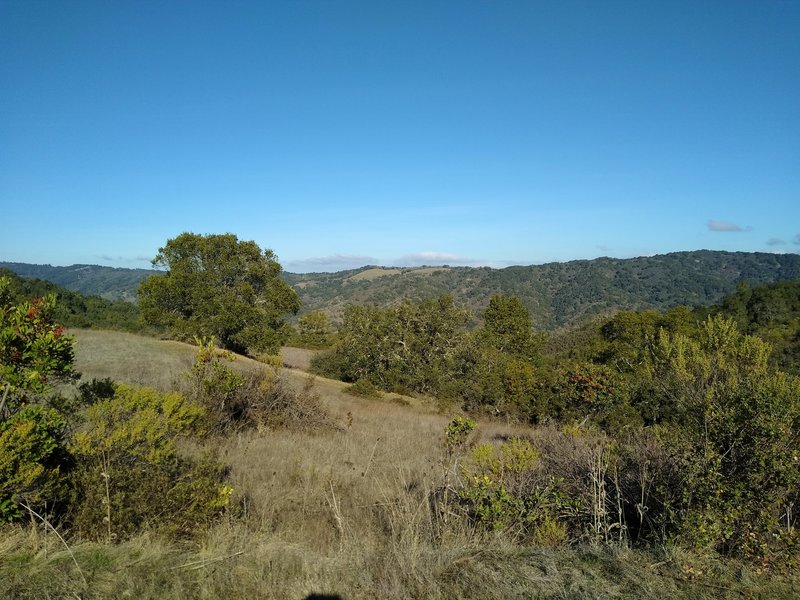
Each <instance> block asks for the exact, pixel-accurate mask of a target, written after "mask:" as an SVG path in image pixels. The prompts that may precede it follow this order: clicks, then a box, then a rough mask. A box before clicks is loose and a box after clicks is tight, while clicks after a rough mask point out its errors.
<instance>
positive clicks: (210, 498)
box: [70, 385, 233, 540]
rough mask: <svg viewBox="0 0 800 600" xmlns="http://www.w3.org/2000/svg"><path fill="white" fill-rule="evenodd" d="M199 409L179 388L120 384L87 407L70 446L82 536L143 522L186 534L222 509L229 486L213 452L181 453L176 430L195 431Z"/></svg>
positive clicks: (129, 529) (128, 530) (74, 509)
mask: <svg viewBox="0 0 800 600" xmlns="http://www.w3.org/2000/svg"><path fill="white" fill-rule="evenodd" d="M204 416H205V411H204V410H203V408H202V407H200V406H198V405H196V404H193V403H192V402H190V401H188V400H187V399H186V398H184V397H183V396H181V395H180V394H177V393H168V394H161V393H159V392H156V391H154V390H150V389H146V388H133V387H128V386H123V385H120V386H118V387H117V389H116V393H115V394H114V396H113V397H112V398H108V399H104V400H99V401H98V402H96V403H95V404H93V405H92V406H90V407H89V408H87V410H86V424H85V427H84V428H83V429H82V430H81V431H80V432H78V433H76V434H75V435H74V436H73V439H72V443H71V445H70V449H71V451H72V453H73V454H74V456H75V458H76V459H77V461H78V463H79V465H80V466H79V467H78V468H77V469H76V471H75V472H74V474H73V485H74V496H73V502H72V506H71V517H72V523H73V526H74V528H75V529H76V530H77V531H78V532H80V533H81V534H82V535H83V536H84V537H88V538H91V539H107V540H114V539H119V538H126V537H129V536H131V535H133V534H135V533H136V532H138V531H140V530H143V529H144V528H146V527H147V528H152V529H157V530H161V531H166V532H168V533H170V534H173V535H189V534H191V533H192V532H193V531H194V530H195V529H196V527H197V526H198V525H201V524H204V523H207V522H209V521H211V520H212V519H214V517H216V516H217V515H219V514H220V513H221V512H223V511H224V510H225V509H226V508H227V506H228V503H229V500H230V495H231V493H232V491H233V490H232V488H231V487H230V486H228V485H226V484H225V483H223V481H222V474H223V473H222V467H221V466H220V465H217V464H216V463H215V462H214V461H213V460H211V459H208V458H204V459H201V460H199V461H197V460H191V459H189V458H186V457H183V456H181V455H179V453H178V450H177V446H176V443H177V441H178V439H179V438H180V437H182V436H186V435H189V434H192V433H195V434H196V433H199V427H200V425H201V424H202V423H203V418H204Z"/></svg>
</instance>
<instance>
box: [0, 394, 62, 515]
mask: <svg viewBox="0 0 800 600" xmlns="http://www.w3.org/2000/svg"><path fill="white" fill-rule="evenodd" d="M64 428H65V423H64V420H63V419H62V417H61V415H59V414H58V412H57V411H55V410H54V409H52V408H45V407H42V406H28V407H25V408H23V409H21V410H19V411H18V412H17V413H15V414H14V415H12V416H11V417H10V418H9V419H5V420H0V521H12V520H14V519H17V518H19V517H21V516H22V515H23V514H24V513H23V511H22V509H21V507H20V502H21V501H22V502H25V503H26V504H27V505H28V506H29V507H31V508H33V509H34V510H37V509H39V508H40V506H41V505H43V504H44V503H45V502H47V503H48V504H50V505H51V506H52V504H53V503H54V502H55V501H58V500H60V499H62V498H63V496H64V491H65V479H64V476H65V472H64V471H65V470H66V468H67V467H68V464H69V457H68V455H67V452H66V450H65V448H64V439H63V434H64ZM37 512H39V511H38V510H37Z"/></svg>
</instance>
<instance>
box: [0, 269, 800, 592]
mask: <svg viewBox="0 0 800 600" xmlns="http://www.w3.org/2000/svg"><path fill="white" fill-rule="evenodd" d="M160 277H163V276H160ZM190 279H192V280H193V281H195V280H196V279H200V278H199V277H197V278H195V277H192V278H190ZM382 279H394V280H397V278H396V277H393V278H382ZM14 285H15V283H14V282H13V281H12V280H11V279H10V278H4V279H0V310H1V312H0V317H2V321H1V322H0V334H1V335H0V358H2V364H1V365H0V369H2V370H1V371H0V376H1V377H2V379H0V383H2V390H0V393H1V394H2V398H3V403H2V405H0V441H1V442H2V443H0V520H2V522H3V523H4V524H3V525H2V526H1V527H0V596H3V597H9V598H41V597H75V596H77V597H81V598H106V597H126V596H128V597H137V598H171V597H197V598H215V597H254V598H255V597H270V598H272V597H274V598H303V597H306V596H309V595H311V594H330V595H338V596H339V597H341V598H376V597H387V598H430V597H434V598H436V597H439V598H531V597H537V598H539V597H541V598H601V597H602V598H642V597H659V598H719V597H739V596H743V597H775V598H782V597H783V598H792V597H796V595H797V590H798V586H800V581H799V580H798V579H797V575H796V573H797V572H798V567H800V564H798V563H800V550H799V549H800V546H799V545H798V544H800V533H799V532H798V530H797V526H798V519H797V512H798V511H797V508H796V507H797V506H798V503H800V496H798V493H800V492H799V490H800V458H799V457H798V452H800V380H798V378H797V375H796V373H797V367H798V356H797V352H796V345H797V337H798V319H799V318H800V302H798V298H799V297H800V296H798V290H799V289H800V282H795V281H792V282H783V283H779V284H774V285H771V286H767V287H753V288H750V287H749V286H745V285H742V286H740V287H739V289H738V290H737V291H736V292H735V293H734V294H733V295H731V296H729V297H727V298H726V299H725V300H724V301H723V302H721V303H720V304H719V305H716V306H708V307H698V308H686V307H683V308H681V307H678V308H672V309H670V310H666V311H653V310H650V311H644V312H636V311H622V312H617V313H615V314H612V315H607V316H604V317H599V318H597V319H596V320H594V321H592V322H589V323H587V324H585V325H584V326H582V327H581V328H579V329H572V330H568V331H561V332H559V333H557V334H553V333H544V332H542V331H541V328H539V327H537V323H536V320H535V318H534V316H532V314H531V312H530V311H529V309H528V308H527V306H526V304H525V303H524V302H523V301H521V300H520V299H519V298H517V297H515V296H513V295H504V294H495V295H493V296H491V297H490V298H489V299H488V302H487V303H486V305H485V306H484V308H483V309H482V310H481V311H480V312H479V313H477V314H475V313H472V312H471V311H470V309H469V307H467V306H463V305H460V304H458V303H457V302H456V301H455V300H454V299H453V298H452V297H450V296H446V295H444V296H434V297H432V298H429V299H426V300H418V301H414V300H407V301H404V302H402V303H400V304H397V305H394V306H391V307H378V306H351V307H348V308H347V309H346V311H345V312H344V314H343V319H342V321H341V323H340V324H339V326H338V327H334V326H333V325H332V324H331V323H330V322H329V321H328V320H327V319H326V318H324V317H321V316H320V315H319V314H315V313H310V314H312V315H313V316H311V317H308V318H307V319H306V320H305V322H304V325H303V328H302V329H301V330H299V331H298V332H297V334H296V335H297V337H296V338H293V339H298V340H301V341H302V342H303V345H304V346H305V347H306V348H317V349H316V350H313V351H312V350H304V351H302V352H301V351H298V350H287V352H286V356H287V357H292V358H290V359H287V360H286V362H287V363H288V364H290V365H293V366H295V367H297V366H301V367H304V366H307V365H308V361H307V356H308V354H309V353H312V352H313V354H314V358H313V360H312V361H311V365H312V370H314V371H315V372H316V376H314V375H309V374H308V373H306V372H305V371H303V370H301V369H299V368H284V367H281V366H280V363H281V362H282V359H281V358H279V357H277V356H276V355H268V354H265V353H264V352H260V351H257V350H259V349H258V348H256V349H254V350H253V351H251V354H252V355H253V356H252V357H251V358H246V357H244V356H240V355H236V354H234V353H233V352H231V351H230V350H228V349H225V348H220V347H218V346H217V343H215V341H214V340H213V339H212V338H211V337H210V336H209V337H202V335H198V336H197V337H196V338H194V340H193V343H192V344H186V343H179V342H176V341H162V340H156V339H154V338H152V337H144V336H139V335H133V334H131V333H123V332H115V331H102V330H92V329H72V330H65V329H64V328H63V327H61V325H60V324H59V323H58V322H57V321H56V320H55V317H54V315H56V314H57V303H58V300H57V299H56V297H55V296H52V295H51V296H45V297H44V298H41V297H40V298H33V297H31V298H27V299H26V298H23V297H22V296H21V295H19V294H18V293H17V291H14V292H12V289H14V287H13V286H14ZM149 285H154V284H149ZM143 289H144V290H148V289H151V288H148V284H145V285H144V286H143ZM172 293H176V292H175V291H174V290H173V292H172ZM178 295H179V294H178ZM271 323H272V325H271V329H270V331H271V333H269V334H268V339H269V340H270V341H274V340H275V339H278V338H276V337H274V336H275V335H276V334H275V332H280V331H281V328H280V323H279V319H278V317H277V313H275V314H273V320H272V321H271ZM476 323H477V325H476ZM165 326H168V327H173V326H175V324H166V325H165ZM177 327H179V328H183V327H184V326H183V325H182V324H178V325H177ZM181 331H182V333H183V334H184V335H185V334H186V333H187V332H188V330H184V329H181ZM201 333H202V332H201ZM281 335H282V334H281ZM249 336H250V334H249V333H248V335H247V336H245V337H237V336H236V334H235V333H233V334H232V335H231V337H230V338H229V339H230V340H233V343H234V344H237V343H239V342H241V341H242V340H244V339H250V337H249ZM253 339H258V338H257V337H255V338H253ZM237 340H238V341H237ZM254 348H255V347H254ZM319 348H322V349H319ZM268 350H272V348H268ZM299 357H302V360H300V358H299ZM254 358H258V359H259V360H254ZM78 372H80V373H81V374H82V377H80V378H78V375H77V373H78Z"/></svg>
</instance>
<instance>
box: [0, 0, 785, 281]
mask: <svg viewBox="0 0 800 600" xmlns="http://www.w3.org/2000/svg"><path fill="white" fill-rule="evenodd" d="M0 208H1V209H2V211H1V212H0V215H1V216H0V219H2V221H1V222H2V229H1V230H2V235H1V236H0V260H6V261H21V262H33V263H50V264H59V265H66V264H73V263H91V264H102V265H110V266H124V267H134V266H149V260H150V259H152V258H153V257H154V256H155V254H156V252H157V250H158V248H159V247H160V246H163V245H164V243H165V242H166V241H167V239H169V238H172V237H175V236H176V235H178V234H180V233H181V232H184V231H193V232H195V233H225V232H232V233H235V234H237V235H238V236H239V237H240V238H241V239H248V240H250V239H252V240H255V241H256V242H258V243H259V244H260V245H261V246H262V247H265V248H266V247H269V248H272V249H273V250H274V251H275V252H276V253H277V255H278V257H279V259H280V261H281V263H282V264H283V265H284V267H285V268H286V269H287V270H290V271H316V270H338V269H342V268H352V267H356V266H360V265H363V264H385V265H416V264H443V263H447V264H452V265H456V264H465V265H473V264H481V265H490V266H505V265H508V264H532V263H542V262H549V261H554V260H558V261H563V260H572V259H578V258H594V257H597V256H616V257H631V256H640V255H647V254H658V253H664V252H672V251H679V250H694V249H700V248H711V249H720V250H743V251H769V252H800V2H794V1H792V2H785V1H784V2H767V1H765V2H752V1H747V2H738V1H728V0H726V1H722V0H719V1H715V2H699V1H692V2H680V1H669V2H667V1H664V2H650V1H647V0H636V1H630V2H615V1H601V2H598V1H591V2H572V1H558V2H538V1H533V0H527V1H521V2H503V1H499V2H488V1H487V2H469V1H457V2H435V1H431V0H425V1H420V2H415V1H403V2H383V1H377V0H369V1H364V2H346V1H314V2H306V1H291V2H290V1H280V2H266V1H259V2H232V1H226V2H199V1H192V2H161V1H158V2H156V1H153V2H146V1H137V2H106V1H97V2H84V1H79V0H71V1H69V2H57V1H49V2H37V1H35V0H34V1H31V0H24V1H16V0H14V1H9V0H0Z"/></svg>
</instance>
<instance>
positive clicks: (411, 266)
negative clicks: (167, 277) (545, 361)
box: [0, 248, 800, 275]
mask: <svg viewBox="0 0 800 600" xmlns="http://www.w3.org/2000/svg"><path fill="white" fill-rule="evenodd" d="M262 250H263V248H262ZM693 252H726V253H732V254H734V253H741V254H775V255H785V254H796V255H798V254H800V250H798V251H772V252H771V251H769V250H760V251H759V250H757V251H747V250H715V249H713V248H696V249H694V250H675V251H673V252H658V253H655V254H640V255H636V256H609V255H598V256H594V257H591V258H573V259H569V260H548V261H544V262H528V263H513V264H507V265H503V266H492V265H464V264H449V263H425V264H380V263H364V264H361V265H358V266H354V267H348V268H344V269H336V270H319V271H298V270H294V269H290V268H287V267H286V265H285V264H284V263H282V262H281V261H280V257H278V262H281V266H282V267H283V271H284V272H286V273H291V274H293V275H309V274H314V273H338V272H342V271H357V270H360V269H365V268H379V269H387V270H388V269H423V268H490V269H506V268H509V267H533V266H543V265H548V264H559V263H571V262H580V261H594V260H600V259H603V258H607V259H611V260H635V259H637V258H654V257H656V256H666V255H670V254H687V253H693ZM0 263H6V264H13V263H16V264H25V265H33V266H44V267H47V266H49V267H58V268H68V267H103V268H109V269H125V270H134V271H135V270H145V271H158V270H159V269H154V268H153V266H152V265H150V266H139V267H133V266H115V265H107V264H105V265H104V264H100V263H91V262H89V263H84V262H78V263H58V262H52V261H47V262H30V261H24V260H6V259H5V258H3V257H0Z"/></svg>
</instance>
